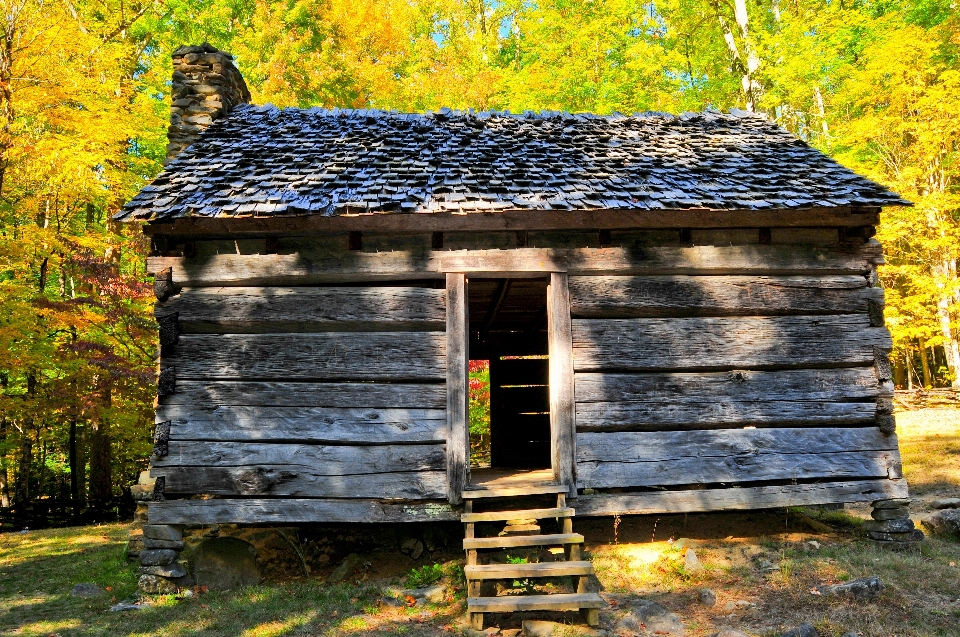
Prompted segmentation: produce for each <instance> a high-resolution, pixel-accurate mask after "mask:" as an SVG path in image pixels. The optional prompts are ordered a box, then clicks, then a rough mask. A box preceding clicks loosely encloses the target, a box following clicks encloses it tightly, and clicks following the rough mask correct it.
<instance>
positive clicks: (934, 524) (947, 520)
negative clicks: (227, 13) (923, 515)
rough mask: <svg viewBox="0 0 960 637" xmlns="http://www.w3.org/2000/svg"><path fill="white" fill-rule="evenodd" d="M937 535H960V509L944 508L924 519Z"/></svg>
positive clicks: (925, 524) (925, 523) (926, 524)
mask: <svg viewBox="0 0 960 637" xmlns="http://www.w3.org/2000/svg"><path fill="white" fill-rule="evenodd" d="M923 524H924V526H926V527H927V528H928V529H930V532H931V533H934V534H936V535H946V536H953V537H960V509H943V510H942V511H937V512H936V513H934V514H933V515H931V516H930V517H929V518H927V519H926V520H924V521H923Z"/></svg>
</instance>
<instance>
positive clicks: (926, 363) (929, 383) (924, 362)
mask: <svg viewBox="0 0 960 637" xmlns="http://www.w3.org/2000/svg"><path fill="white" fill-rule="evenodd" d="M920 369H922V370H923V387H924V389H929V388H931V387H933V380H932V376H931V374H930V360H929V359H928V358H927V348H926V347H924V346H923V345H921V346H920Z"/></svg>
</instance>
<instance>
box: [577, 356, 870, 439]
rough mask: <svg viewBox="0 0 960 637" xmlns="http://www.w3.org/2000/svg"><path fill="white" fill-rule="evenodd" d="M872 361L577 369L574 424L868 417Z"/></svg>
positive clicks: (719, 425) (621, 426) (683, 425)
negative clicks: (683, 369) (784, 366)
mask: <svg viewBox="0 0 960 637" xmlns="http://www.w3.org/2000/svg"><path fill="white" fill-rule="evenodd" d="M886 391H887V388H886V386H885V385H884V384H882V383H881V382H880V381H879V380H878V379H877V377H876V374H875V372H874V370H873V368H872V367H855V368H850V369H798V370H781V371H774V372H760V371H752V370H735V371H730V372H707V373H696V372H694V373H677V374H664V373H641V374H596V373H582V374H577V375H576V400H577V430H578V431H581V432H585V431H631V430H632V431H656V430H660V429H713V428H716V429H725V428H733V427H743V426H746V425H752V426H756V427H771V426H778V425H779V426H782V425H795V426H811V427H812V426H823V425H826V424H834V425H856V424H865V423H869V422H872V420H873V419H874V417H875V415H876V411H877V405H876V402H875V401H876V400H877V399H878V398H879V397H880V396H883V395H886Z"/></svg>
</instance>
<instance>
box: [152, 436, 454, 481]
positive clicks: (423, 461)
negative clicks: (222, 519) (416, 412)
mask: <svg viewBox="0 0 960 637" xmlns="http://www.w3.org/2000/svg"><path fill="white" fill-rule="evenodd" d="M152 465H153V467H155V468H159V467H170V466H179V467H251V466H256V465H289V466H299V467H311V468H314V470H315V471H316V472H317V475H327V476H345V475H365V474H373V473H393V472H397V471H441V470H443V469H445V468H446V463H445V462H444V449H443V445H383V446H357V445H304V444H285V443H276V444H262V443H255V442H254V443H249V442H207V441H194V440H191V441H176V440H171V441H170V444H169V451H168V453H167V455H166V456H164V457H163V458H156V457H154V458H153V460H152Z"/></svg>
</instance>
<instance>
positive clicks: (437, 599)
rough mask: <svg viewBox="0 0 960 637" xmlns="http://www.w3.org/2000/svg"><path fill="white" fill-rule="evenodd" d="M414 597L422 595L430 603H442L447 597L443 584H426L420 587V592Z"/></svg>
mask: <svg viewBox="0 0 960 637" xmlns="http://www.w3.org/2000/svg"><path fill="white" fill-rule="evenodd" d="M414 597H422V598H423V599H425V600H427V601H428V602H430V603H431V604H442V603H443V601H444V600H445V599H446V598H447V588H446V587H445V586H427V587H426V588H421V589H420V594H419V595H415V596H414Z"/></svg>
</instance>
